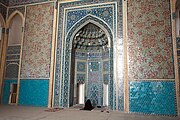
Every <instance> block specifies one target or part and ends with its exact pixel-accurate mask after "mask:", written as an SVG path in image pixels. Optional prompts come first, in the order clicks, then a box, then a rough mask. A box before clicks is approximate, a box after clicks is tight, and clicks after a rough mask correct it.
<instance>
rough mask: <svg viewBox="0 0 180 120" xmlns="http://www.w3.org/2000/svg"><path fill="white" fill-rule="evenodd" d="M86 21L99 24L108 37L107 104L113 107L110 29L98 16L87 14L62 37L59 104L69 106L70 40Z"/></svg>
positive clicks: (111, 37)
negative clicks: (108, 72)
mask: <svg viewBox="0 0 180 120" xmlns="http://www.w3.org/2000/svg"><path fill="white" fill-rule="evenodd" d="M88 23H93V24H95V25H97V26H99V27H100V28H101V29H102V30H104V31H105V33H106V35H107V36H108V38H109V42H110V46H109V58H110V61H109V62H110V63H109V64H110V68H109V71H111V73H110V74H109V78H110V79H109V86H110V87H109V93H110V94H109V106H110V107H111V108H113V99H114V98H113V97H114V96H113V92H114V90H113V47H112V46H113V42H112V41H113V35H112V31H111V29H110V28H109V27H108V25H107V24H106V23H104V22H103V21H102V20H101V19H100V18H98V17H95V16H92V15H87V16H85V17H84V18H83V19H82V20H81V21H79V22H78V23H77V24H75V25H74V26H73V27H72V28H71V30H70V31H69V32H68V33H67V36H66V37H65V39H64V47H63V55H62V56H63V58H62V59H63V61H62V82H61V100H60V103H61V106H63V107H69V96H70V95H69V94H70V70H71V48H72V40H73V37H74V35H75V34H76V32H77V31H79V30H80V29H81V28H82V27H83V26H84V25H86V24H88Z"/></svg>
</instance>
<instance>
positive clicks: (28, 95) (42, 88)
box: [18, 79, 49, 106]
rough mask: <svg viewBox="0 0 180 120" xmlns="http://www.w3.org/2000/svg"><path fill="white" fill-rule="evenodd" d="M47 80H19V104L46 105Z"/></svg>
mask: <svg viewBox="0 0 180 120" xmlns="http://www.w3.org/2000/svg"><path fill="white" fill-rule="evenodd" d="M48 90H49V80H48V79H47V80H44V79H38V80H31V79H27V80H24V79H23V80H21V81H20V91H19V103H18V104H19V105H28V106H47V105H48Z"/></svg>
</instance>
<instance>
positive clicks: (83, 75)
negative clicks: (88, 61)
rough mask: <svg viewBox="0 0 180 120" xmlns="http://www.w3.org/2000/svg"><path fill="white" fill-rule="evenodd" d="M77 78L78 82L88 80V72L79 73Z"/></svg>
mask: <svg viewBox="0 0 180 120" xmlns="http://www.w3.org/2000/svg"><path fill="white" fill-rule="evenodd" d="M76 80H77V82H78V83H84V82H85V80H86V74H77V78H76Z"/></svg>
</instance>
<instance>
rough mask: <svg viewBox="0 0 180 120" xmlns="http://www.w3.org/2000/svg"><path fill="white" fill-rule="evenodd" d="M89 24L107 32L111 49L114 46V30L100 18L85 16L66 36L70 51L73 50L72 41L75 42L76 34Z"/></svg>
mask: <svg viewBox="0 0 180 120" xmlns="http://www.w3.org/2000/svg"><path fill="white" fill-rule="evenodd" d="M88 23H92V24H94V25H96V26H98V27H99V28H101V29H102V30H103V31H104V32H105V34H106V35H107V38H108V47H109V48H110V47H111V46H112V43H113V34H112V33H113V32H112V30H111V29H110V27H109V26H108V25H107V24H106V23H105V22H104V21H102V20H101V19H100V18H97V17H95V16H92V15H88V16H85V17H84V18H83V19H81V20H80V21H79V22H77V23H76V24H75V25H74V26H73V27H72V28H71V29H70V30H69V31H68V33H67V35H66V36H65V40H66V42H68V43H70V45H69V49H72V41H73V38H74V36H75V34H76V33H77V32H78V31H79V30H80V29H81V28H83V27H84V26H85V25H87V24H88Z"/></svg>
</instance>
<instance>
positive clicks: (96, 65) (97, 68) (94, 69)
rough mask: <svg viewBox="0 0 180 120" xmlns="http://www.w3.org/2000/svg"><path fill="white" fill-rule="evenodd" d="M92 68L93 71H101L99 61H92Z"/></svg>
mask: <svg viewBox="0 0 180 120" xmlns="http://www.w3.org/2000/svg"><path fill="white" fill-rule="evenodd" d="M90 64H91V66H90V70H91V71H99V62H91V63H90Z"/></svg>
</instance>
